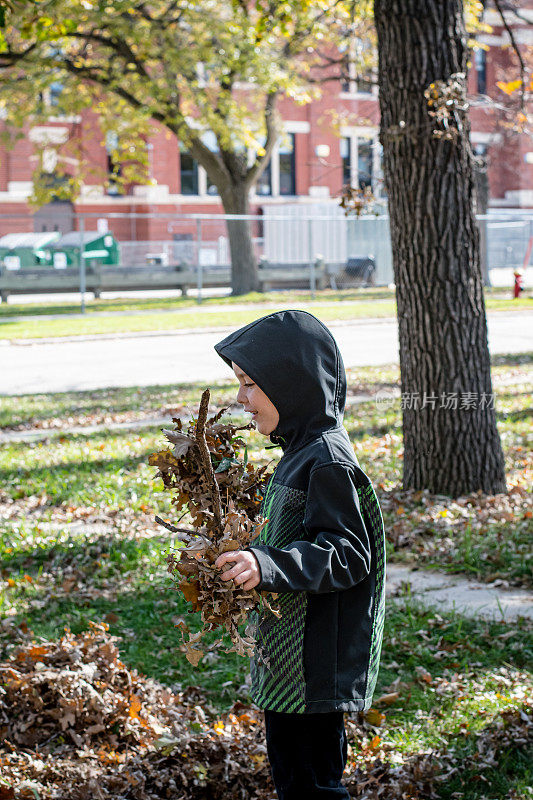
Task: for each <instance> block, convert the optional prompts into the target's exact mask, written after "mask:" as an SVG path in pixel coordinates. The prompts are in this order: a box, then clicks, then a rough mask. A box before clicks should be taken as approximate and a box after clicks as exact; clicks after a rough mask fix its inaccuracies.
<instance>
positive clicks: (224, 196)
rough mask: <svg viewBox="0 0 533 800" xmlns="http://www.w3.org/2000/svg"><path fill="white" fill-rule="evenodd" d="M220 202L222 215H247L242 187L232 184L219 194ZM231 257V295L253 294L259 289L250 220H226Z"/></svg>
mask: <svg viewBox="0 0 533 800" xmlns="http://www.w3.org/2000/svg"><path fill="white" fill-rule="evenodd" d="M220 192H221V195H220V199H221V200H222V204H223V206H224V211H225V213H226V214H249V213H250V203H249V200H248V189H247V187H246V185H245V184H244V183H241V182H239V183H235V182H233V183H232V186H231V187H230V188H228V189H224V190H220ZM226 226H227V229H228V237H229V246H230V253H231V291H232V294H234V295H238V294H246V292H255V291H257V290H258V286H259V276H258V271H257V258H256V256H255V253H254V247H253V242H252V226H251V224H250V220H239V219H236V220H226Z"/></svg>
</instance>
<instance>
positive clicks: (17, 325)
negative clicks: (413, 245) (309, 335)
mask: <svg viewBox="0 0 533 800" xmlns="http://www.w3.org/2000/svg"><path fill="white" fill-rule="evenodd" d="M265 303H268V304H270V309H269V310H272V311H274V310H276V309H280V308H284V307H287V305H289V306H290V307H292V308H305V309H306V310H308V311H310V312H311V313H313V314H315V315H316V316H317V317H319V319H322V320H324V321H330V322H331V321H332V320H346V319H364V318H371V317H376V318H383V317H389V316H394V315H395V314H396V302H395V296H394V293H393V292H392V291H391V290H388V289H386V288H376V289H351V290H350V289H348V290H344V291H339V292H334V291H331V290H325V291H324V292H320V293H318V295H317V298H316V299H315V300H313V298H311V295H310V294H309V292H270V293H265V294H259V293H252V294H248V295H243V296H238V297H223V298H220V297H217V298H208V299H206V300H205V301H203V302H202V306H201V307H199V306H198V304H197V303H196V301H195V300H193V299H189V298H167V299H165V298H158V299H153V300H146V299H145V300H129V301H128V300H95V301H89V302H88V303H87V313H86V314H85V315H81V314H79V313H78V312H79V307H78V306H75V305H73V304H66V305H58V304H55V305H47V304H45V303H42V304H39V305H36V306H34V305H27V304H26V305H22V304H20V305H6V304H3V305H1V306H0V339H28V338H30V339H33V338H43V337H59V336H82V335H96V334H115V333H122V332H143V331H155V330H161V331H170V330H181V329H189V328H204V327H224V326H228V325H230V326H235V325H245V324H246V323H248V322H252V321H253V320H255V319H257V318H258V317H260V316H263V315H264V314H265V313H268V312H266V311H265V308H264V304H265ZM241 304H244V305H245V306H249V308H245V309H235V305H241ZM224 306H226V307H227V310H226V309H225V308H224ZM486 306H487V309H488V310H499V311H503V310H511V309H512V310H516V309H517V308H519V309H527V308H533V300H532V299H531V298H529V297H522V298H519V299H518V300H513V299H512V298H511V297H506V296H502V295H500V294H497V293H495V292H488V293H487V294H486ZM221 307H222V308H221ZM163 312H164V313H163ZM46 314H55V315H59V318H58V319H46V318H44V319H43V315H46ZM17 317H22V319H17Z"/></svg>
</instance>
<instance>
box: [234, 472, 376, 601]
mask: <svg viewBox="0 0 533 800" xmlns="http://www.w3.org/2000/svg"><path fill="white" fill-rule="evenodd" d="M303 527H304V530H305V533H306V538H305V539H302V540H297V541H294V542H291V543H290V544H288V545H287V546H286V547H281V548H280V547H272V546H270V545H254V546H253V547H247V548H245V549H246V550H250V551H251V552H252V553H253V554H254V555H255V557H256V558H257V560H258V562H259V567H260V569H261V582H260V583H259V584H258V586H256V589H257V590H258V591H269V592H311V593H314V594H318V593H321V592H335V591H339V590H342V589H349V588H350V587H351V586H354V585H355V584H356V583H359V581H361V580H363V579H364V578H366V577H367V575H368V574H369V572H370V559H371V555H370V554H371V551H370V542H369V539H368V535H367V531H366V528H365V525H364V522H363V519H362V516H361V510H360V507H359V497H358V494H357V489H356V484H355V475H354V471H353V470H352V469H351V467H350V465H348V464H340V463H330V464H326V465H323V466H318V467H315V469H314V470H313V471H312V472H311V478H310V482H309V491H308V497H307V503H306V508H305V516H304V521H303Z"/></svg>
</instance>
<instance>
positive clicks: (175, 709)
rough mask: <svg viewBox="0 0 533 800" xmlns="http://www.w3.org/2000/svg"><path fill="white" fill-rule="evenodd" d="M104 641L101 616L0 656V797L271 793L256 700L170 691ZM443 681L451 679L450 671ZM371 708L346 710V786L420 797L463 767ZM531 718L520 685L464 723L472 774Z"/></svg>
mask: <svg viewBox="0 0 533 800" xmlns="http://www.w3.org/2000/svg"><path fill="white" fill-rule="evenodd" d="M115 642H116V639H115V637H111V636H109V634H108V632H107V625H105V624H96V623H92V624H91V629H90V630H89V631H86V632H84V633H81V634H79V635H77V636H75V635H73V634H72V633H70V632H68V631H67V632H66V633H65V635H64V636H62V637H61V638H60V639H59V640H58V641H45V640H39V641H38V642H36V641H31V642H27V643H25V644H24V645H22V646H20V647H18V648H16V649H15V650H14V651H13V652H12V653H11V655H10V657H9V659H8V660H7V661H5V662H3V663H0V686H1V688H0V799H1V800H33V798H39V800H48V799H50V800H51V799H52V798H54V800H118V798H130V799H131V800H160V798H164V797H167V798H170V797H171V798H173V800H240V799H241V798H249V799H250V800H270V799H271V798H272V797H274V788H273V786H272V782H271V778H270V769H269V765H268V759H267V751H266V744H265V738H264V729H263V721H262V714H261V712H260V711H258V709H257V708H255V707H254V706H248V705H245V704H244V703H241V702H237V703H235V704H234V705H233V706H232V708H231V709H230V711H228V712H227V713H224V714H219V713H217V712H216V710H215V709H213V708H212V707H211V706H210V704H209V702H208V700H207V697H206V695H205V693H203V692H202V690H201V689H199V688H198V687H195V686H189V687H187V688H186V689H184V690H183V691H181V692H179V693H174V692H172V691H170V690H169V689H168V688H165V687H164V686H162V685H161V684H160V683H158V682H157V681H154V680H151V679H149V678H146V677H145V676H143V675H141V674H139V673H137V672H136V671H135V670H130V669H128V667H127V666H126V665H125V664H124V663H123V662H122V661H121V660H120V656H119V652H118V649H117V647H116V644H115ZM518 677H520V676H518ZM499 678H500V681H502V680H504V677H503V676H501V675H500V676H499ZM392 689H394V690H395V691H394V692H393V691H389V690H392ZM405 690H406V685H404V684H403V683H400V682H396V683H395V684H394V685H393V686H391V687H388V689H387V692H388V693H387V694H385V695H382V697H381V698H378V700H377V701H376V703H379V705H380V707H382V708H387V707H388V706H390V705H391V704H394V703H396V702H397V700H398V699H399V695H398V692H400V695H401V696H405ZM443 691H444V693H447V692H452V691H454V686H453V682H449V681H445V682H444V683H443ZM371 711H373V712H374V713H370V712H366V713H365V714H359V715H357V719H353V718H351V717H348V716H347V718H346V720H345V724H346V730H347V735H348V763H347V766H346V770H345V775H344V783H345V784H346V786H347V788H348V790H349V792H350V795H351V796H352V797H358V798H364V799H365V800H382V799H383V798H384V797H390V798H402V797H404V798H409V800H430V798H436V797H437V796H438V793H437V788H438V784H439V783H441V782H445V781H447V780H449V779H450V778H451V777H453V776H454V774H455V773H457V774H458V775H459V776H461V775H462V773H463V771H464V770H465V768H466V767H467V764H466V763H465V761H464V760H463V759H464V754H462V752H461V749H459V750H455V748H454V746H453V744H452V746H451V747H449V746H444V747H443V748H442V749H438V750H434V749H427V750H426V749H424V750H423V751H422V752H416V753H403V752H401V751H400V750H398V748H397V747H396V745H395V744H394V743H393V742H387V741H386V739H385V737H384V734H383V733H382V729H383V728H384V727H386V720H385V717H386V714H385V713H382V712H378V711H377V710H376V709H373V710H371ZM352 716H353V715H352ZM532 730H533V725H532V720H531V704H530V701H529V700H528V699H527V698H525V697H523V699H522V702H521V703H520V704H518V702H517V705H516V707H513V708H509V709H508V710H505V711H504V712H503V713H501V714H500V715H498V716H497V717H496V718H495V719H494V720H493V721H491V722H490V723H489V724H488V725H487V726H486V727H484V728H483V729H482V730H480V731H477V732H474V731H473V732H472V733H469V734H468V733H465V734H464V736H468V737H474V739H475V751H474V754H473V757H472V756H471V757H469V758H470V760H469V762H468V768H469V769H470V768H471V766H472V764H474V765H475V769H476V774H477V775H479V776H481V778H480V780H481V779H482V777H483V775H484V773H485V772H486V770H491V769H494V768H495V765H496V766H497V764H498V760H499V759H500V757H501V754H502V752H503V751H504V750H505V751H506V752H507V751H510V750H516V749H517V748H520V749H522V750H523V749H524V748H527V746H528V742H530V741H531V733H532ZM452 741H454V740H452ZM455 741H456V742H457V740H455ZM465 778H466V774H465ZM458 796H459V795H458Z"/></svg>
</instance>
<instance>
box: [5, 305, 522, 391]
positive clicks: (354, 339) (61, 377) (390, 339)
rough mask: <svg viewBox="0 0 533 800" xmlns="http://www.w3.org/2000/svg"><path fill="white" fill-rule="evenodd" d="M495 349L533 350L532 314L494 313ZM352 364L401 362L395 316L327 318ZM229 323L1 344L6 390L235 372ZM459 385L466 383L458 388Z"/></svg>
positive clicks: (79, 387)
mask: <svg viewBox="0 0 533 800" xmlns="http://www.w3.org/2000/svg"><path fill="white" fill-rule="evenodd" d="M487 319H488V329H489V347H490V351H491V353H493V354H494V353H522V352H526V351H529V350H533V325H532V324H531V323H532V322H533V314H532V313H530V312H525V313H521V314H508V313H504V312H498V313H494V314H488V317H487ZM328 327H329V329H330V330H331V332H332V334H333V335H334V336H335V338H336V340H337V343H338V345H339V349H340V351H341V354H342V357H343V360H344V364H345V366H346V367H358V366H376V365H379V364H391V363H398V361H399V354H398V327H397V322H396V320H391V319H381V320H378V319H365V320H357V321H356V320H354V321H351V320H350V321H348V320H344V321H342V322H331V323H328ZM229 330H230V329H216V330H214V329H211V330H209V331H206V330H205V329H204V330H196V331H194V333H193V332H189V333H187V334H185V333H183V332H181V333H177V332H173V331H171V332H166V333H155V332H150V333H147V334H143V333H137V334H133V335H128V336H123V337H122V338H115V337H114V338H107V337H106V336H99V337H98V339H89V338H87V339H83V340H80V339H81V337H76V340H75V341H74V340H70V341H64V342H59V341H58V340H54V341H49V342H42V341H40V342H39V343H37V342H35V343H32V344H29V343H27V342H26V343H24V345H22V344H5V345H3V346H1V347H0V394H6V395H18V394H35V393H41V392H46V393H48V392H68V391H83V390H90V389H100V388H107V387H112V386H150V385H155V384H167V385H168V384H177V383H194V382H196V381H206V382H207V383H211V382H212V381H214V380H218V379H223V378H230V377H231V372H230V370H229V368H228V367H227V365H226V364H224V362H223V361H222V359H220V358H219V357H218V356H217V354H216V353H215V351H214V349H213V345H214V344H215V343H216V342H218V341H219V340H220V339H222V338H223V337H224V335H225V333H226V332H227V331H229ZM459 390H460V389H459Z"/></svg>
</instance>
